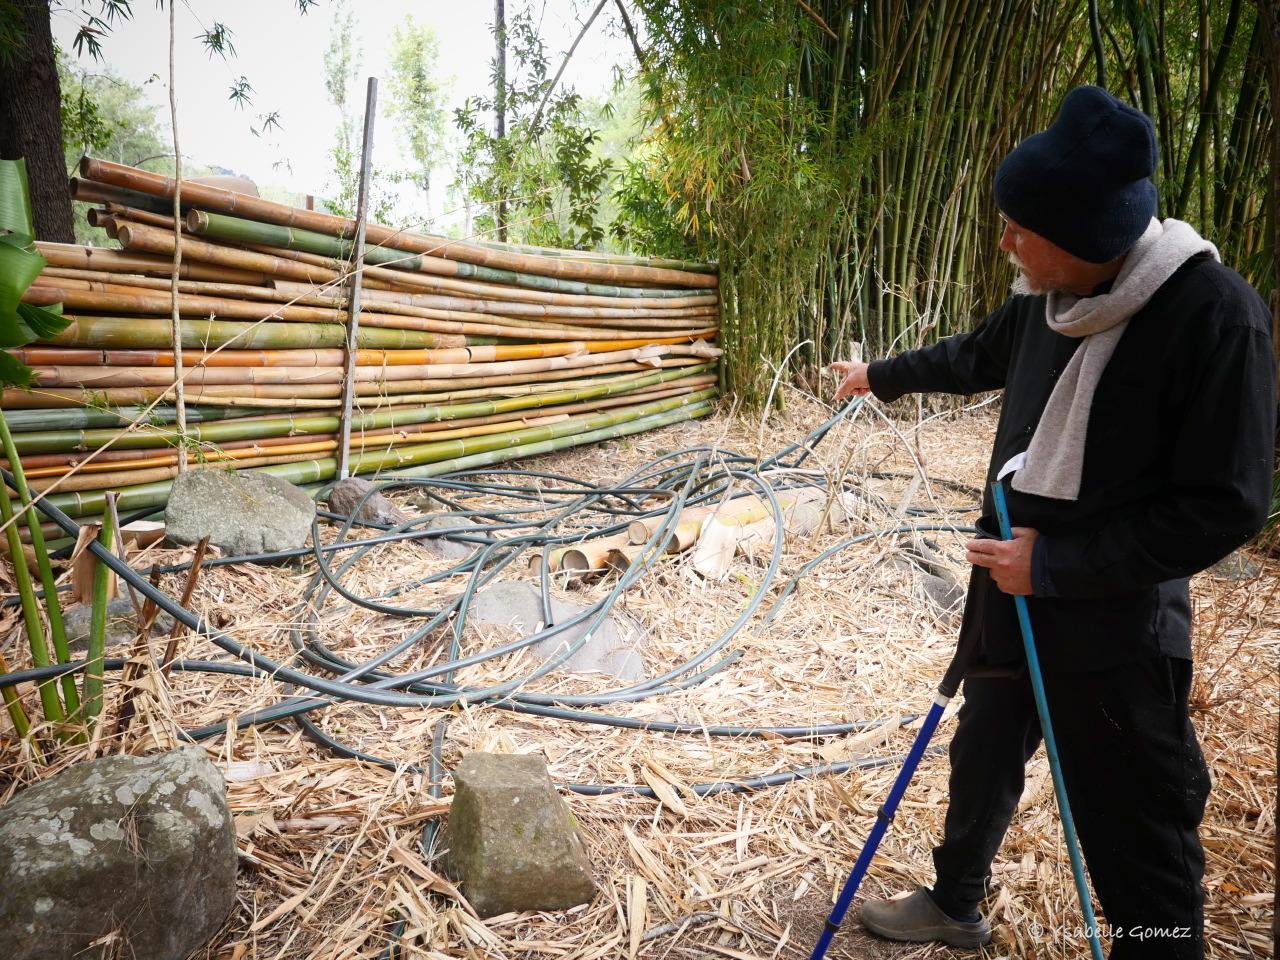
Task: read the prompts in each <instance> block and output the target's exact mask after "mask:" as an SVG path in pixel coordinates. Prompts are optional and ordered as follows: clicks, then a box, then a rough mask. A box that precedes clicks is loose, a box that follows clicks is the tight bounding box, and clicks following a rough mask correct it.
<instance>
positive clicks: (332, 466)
mask: <svg viewBox="0 0 1280 960" xmlns="http://www.w3.org/2000/svg"><path fill="white" fill-rule="evenodd" d="M715 392H716V391H715V390H714V389H710V390H702V391H698V392H697V393H692V394H687V395H685V396H683V397H676V398H672V399H666V400H659V401H655V402H653V403H650V404H643V405H640V406H637V407H634V408H624V409H623V410H621V411H618V412H615V413H601V414H597V415H595V416H591V417H574V418H571V419H570V420H568V421H565V422H563V423H556V424H551V425H548V426H543V427H535V428H529V429H526V430H515V431H511V432H510V433H505V434H498V435H497V436H496V437H480V438H475V440H451V441H445V442H443V443H439V444H423V445H420V446H416V447H410V448H406V449H405V450H403V451H395V452H392V453H379V454H362V455H360V456H357V457H353V458H352V472H353V473H356V474H362V473H375V472H379V471H383V470H390V469H394V470H395V471H396V473H397V475H403V476H437V475H440V474H443V473H449V472H452V471H453V470H461V469H470V468H471V467H473V466H478V465H485V464H492V463H500V462H502V461H504V460H509V459H513V458H515V457H520V456H534V455H537V454H540V453H544V452H551V451H552V450H561V449H565V448H567V447H571V446H576V445H578V444H580V443H592V442H595V441H596V440H599V439H605V438H607V437H609V436H626V435H629V434H630V433H637V432H642V431H643V430H649V429H654V428H655V427H657V426H662V425H666V424H668V423H676V422H679V421H680V420H684V419H689V418H690V417H697V416H706V415H707V414H709V413H711V412H712V409H713V407H712V405H711V404H710V402H708V401H709V399H710V397H711V396H713V395H714V394H715ZM628 424H630V425H632V426H634V429H632V430H626V429H623V428H625V427H626V426H627V425H628ZM336 467H337V461H336V460H335V459H334V458H332V457H326V458H320V459H315V460H306V461H300V462H298V463H293V464H281V465H277V466H270V467H264V468H263V472H264V473H269V474H272V475H273V476H277V477H280V478H281V479H284V480H288V481H289V482H291V483H295V484H305V483H319V482H321V481H324V480H329V479H332V477H333V475H334V473H335V471H336ZM169 486H170V482H169V481H167V480H161V481H154V482H149V483H140V484H135V485H130V486H128V487H124V488H122V489H121V490H120V491H119V508H120V509H122V510H138V509H141V508H143V507H150V506H158V505H160V504H162V503H164V502H165V500H166V499H167V497H168V493H169ZM48 499H49V502H50V503H51V504H53V505H54V506H56V507H58V509H60V510H62V511H63V512H65V513H67V514H68V515H69V516H73V517H78V516H85V515H86V514H90V513H95V512H99V511H100V510H101V509H102V507H103V505H104V504H105V494H104V493H103V492H102V491H86V492H83V493H81V492H72V493H62V492H58V493H53V494H50V495H49V497H48Z"/></svg>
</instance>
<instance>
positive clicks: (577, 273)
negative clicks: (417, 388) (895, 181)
mask: <svg viewBox="0 0 1280 960" xmlns="http://www.w3.org/2000/svg"><path fill="white" fill-rule="evenodd" d="M80 173H81V176H83V177H86V178H88V179H90V180H96V181H101V182H105V183H110V184H114V185H116V186H122V187H126V188H128V189H131V190H136V191H137V192H139V193H146V194H150V195H152V196H161V197H171V196H173V194H174V192H175V190H176V189H177V188H176V185H175V184H174V181H173V179H172V178H170V177H164V176H161V175H159V174H153V173H149V172H147V171H145V170H138V169H136V168H133V167H126V166H124V165H123V164H116V163H111V162H110V161H106V160H98V159H95V158H92V157H85V158H84V159H83V160H81V162H80ZM184 187H185V189H186V191H187V195H188V199H189V202H190V203H191V205H192V206H194V207H198V208H200V209H202V210H211V211H216V212H219V213H227V214H232V215H243V216H244V217H245V218H246V219H250V220H258V221H261V222H265V223H275V224H281V225H283V226H296V227H300V228H302V229H307V230H315V231H316V232H318V233H325V234H328V235H330V236H335V237H339V238H343V237H350V236H352V234H353V232H354V226H355V225H354V224H353V223H352V221H350V220H348V219H346V218H344V217H336V216H333V215H331V214H325V213H320V212H318V211H314V210H300V209H298V208H295V207H290V206H287V205H286V204H282V203H274V202H272V201H270V200H264V199H262V198H260V197H250V196H247V195H245V194H238V193H234V192H232V191H230V190H223V189H220V188H217V187H211V186H208V185H204V184H196V183H191V182H187V183H186V184H184ZM368 238H369V240H370V242H372V243H375V244H379V245H383V246H392V247H394V248H395V249H399V250H405V251H406V252H410V253H425V254H430V255H432V256H436V257H441V258H444V259H449V260H455V261H458V262H460V263H467V264H473V265H481V266H492V267H497V268H500V269H507V270H517V271H522V272H528V273H535V274H540V275H543V276H549V277H555V278H564V279H574V280H595V281H607V282H614V283H630V284H638V285H640V284H650V285H657V284H670V285H672V286H681V287H713V286H715V285H716V278H715V277H714V276H712V275H709V274H700V273H688V272H685V271H681V270H668V269H664V268H660V267H640V266H627V265H622V264H607V263H593V262H585V261H580V260H563V259H558V258H554V257H540V256H536V255H530V254H519V253H513V252H510V251H507V250H495V249H493V248H491V247H489V248H486V247H480V246H477V245H475V244H471V243H467V242H465V241H458V240H450V239H449V238H447V237H435V236H430V235H426V234H413V233H408V232H405V231H398V230H395V229H393V228H391V227H385V226H382V225H381V224H373V225H370V228H369V229H368Z"/></svg>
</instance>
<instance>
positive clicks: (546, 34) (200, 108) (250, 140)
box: [53, 0, 635, 209]
mask: <svg viewBox="0 0 1280 960" xmlns="http://www.w3.org/2000/svg"><path fill="white" fill-rule="evenodd" d="M70 6H71V7H72V8H73V9H74V8H75V7H77V6H78V4H71V5H70ZM506 6H507V16H508V17H511V16H512V14H513V12H514V10H515V9H519V6H520V0H507V3H506ZM594 6H595V4H594V3H589V2H585V0H546V2H545V3H541V2H537V3H536V4H535V10H538V11H540V12H541V14H542V30H541V34H542V38H543V41H544V43H545V44H546V46H547V51H548V54H549V57H550V59H551V61H552V64H553V66H552V68H551V69H552V72H554V70H555V67H556V66H558V65H559V61H560V58H561V57H563V55H564V52H565V51H566V50H568V48H569V45H570V44H571V43H572V42H573V38H574V37H575V36H576V35H577V33H578V31H579V30H580V29H581V25H582V23H583V22H584V21H585V18H586V17H587V16H589V15H590V12H591V10H592V9H593V8H594ZM132 7H133V10H134V19H133V20H132V21H130V22H126V23H124V24H122V25H119V26H118V27H117V29H116V31H115V32H114V33H113V34H112V35H110V36H108V37H106V38H104V40H103V50H104V59H105V61H106V63H108V64H109V65H110V66H111V67H112V68H113V69H114V70H115V71H116V72H117V73H118V74H120V75H121V76H123V77H124V78H126V79H128V80H132V81H134V82H135V83H138V84H144V85H145V89H146V90H147V91H148V93H149V95H150V98H151V99H152V100H153V101H154V102H155V103H156V104H157V105H158V106H161V107H162V116H163V118H164V120H165V129H166V131H167V129H168V116H169V112H168V111H169V105H168V76H169V15H168V11H167V10H163V11H161V10H157V9H156V7H155V4H154V3H151V2H149V0H134V3H133V4H132ZM353 9H354V13H355V18H356V32H357V34H358V43H359V46H360V47H361V48H362V50H363V66H362V75H363V76H369V75H373V76H377V77H379V79H380V80H382V81H384V82H383V84H382V86H381V87H380V89H379V92H380V95H381V96H383V97H385V96H387V95H388V94H387V91H386V85H385V78H386V76H387V74H388V62H389V51H390V45H391V35H392V31H393V30H394V28H395V27H396V25H397V24H399V23H402V22H403V21H404V20H405V18H406V17H408V16H410V15H412V16H413V17H414V18H416V19H417V20H418V21H419V22H421V23H427V24H430V25H431V27H433V28H434V30H435V32H436V35H437V36H438V37H439V39H440V67H439V74H440V77H441V79H443V80H445V81H446V82H448V83H449V84H450V101H451V102H450V111H451V112H450V118H452V107H453V106H455V105H460V104H461V103H462V101H463V100H465V99H466V98H467V97H468V96H473V95H476V94H479V93H482V92H487V91H488V87H489V83H490V80H489V73H490V63H491V58H492V56H493V35H492V33H491V32H490V31H491V27H492V21H493V4H492V3H491V2H485V0H479V2H476V0H472V2H467V0H451V2H445V0H416V2H410V0H356V2H354V3H353ZM331 15H332V3H331V2H329V0H320V3H319V4H318V5H317V6H315V7H313V8H312V9H311V11H310V12H309V13H308V14H307V15H306V16H301V15H299V13H298V11H297V7H296V5H295V3H294V2H293V0H186V2H179V3H178V8H177V30H176V33H177V37H178V44H177V47H178V66H177V88H178V133H179V139H180V142H181V146H182V153H183V156H184V157H186V158H190V159H191V160H194V161H197V162H200V163H207V164H216V165H219V166H224V167H229V168H231V169H233V170H235V171H236V172H237V173H240V174H243V175H245V176H248V177H251V178H252V179H254V180H255V181H257V182H258V183H260V184H276V185H279V186H284V187H288V188H289V189H292V190H296V191H299V192H302V193H313V194H318V195H323V193H324V188H325V183H326V181H327V179H328V176H329V161H328V151H329V149H330V147H331V145H332V143H333V131H334V127H335V124H336V122H337V110H336V108H334V107H332V106H331V105H330V104H329V101H328V97H327V95H326V92H325V88H324V64H323V59H324V50H325V47H326V46H327V44H328V42H329V32H330V20H331ZM614 15H615V8H614V6H613V5H612V4H610V5H609V6H608V7H606V10H605V12H604V13H602V14H601V16H600V17H599V18H598V19H597V21H596V22H595V24H594V25H593V26H592V28H591V30H590V32H589V33H588V35H587V36H586V37H585V38H584V39H583V41H582V43H581V45H580V46H579V47H578V49H577V51H576V52H575V54H574V58H573V60H572V61H571V63H570V65H569V68H568V69H567V70H566V72H565V76H564V79H563V80H562V81H561V83H562V84H567V85H572V86H574V87H575V88H576V89H577V90H578V92H579V93H581V94H583V95H584V96H604V95H606V94H607V92H608V90H609V88H610V85H611V83H612V71H613V67H614V65H615V64H620V65H622V66H623V68H624V69H626V70H628V71H630V70H631V69H633V64H634V59H635V58H634V56H633V54H632V50H631V46H630V44H629V43H628V42H627V40H626V38H625V36H620V35H613V36H611V35H610V34H617V33H618V31H617V29H616V20H614V19H611V18H613V17H614ZM215 19H217V20H220V21H221V22H222V23H224V24H226V25H227V26H228V27H229V28H230V29H231V31H232V37H231V39H232V42H233V43H234V44H235V48H236V54H237V55H236V57H234V58H233V59H230V60H228V61H226V62H225V63H224V62H223V61H222V60H221V59H218V58H214V59H212V60H211V59H210V58H209V57H208V56H207V54H206V53H205V50H204V47H203V45H202V44H201V43H200V41H199V40H197V39H195V38H196V37H197V35H199V34H201V33H202V32H203V30H204V29H205V28H207V27H210V26H212V24H213V21H214V20H215ZM610 24H613V25H614V28H613V29H610ZM53 26H54V37H55V39H56V40H57V42H58V43H59V44H60V45H61V46H63V47H64V48H65V49H66V50H67V51H68V52H69V53H72V55H73V56H74V52H73V51H72V48H71V41H72V39H73V38H74V36H75V32H76V29H77V26H78V22H77V19H76V17H75V16H74V15H73V14H72V13H71V12H69V11H67V10H62V11H59V10H57V9H56V8H55V13H54V20H53ZM80 63H81V64H82V65H84V66H87V67H89V68H90V69H92V68H93V62H92V61H91V60H89V59H88V58H87V57H86V58H81V59H80ZM241 75H244V76H245V77H246V78H247V79H248V81H249V82H250V83H251V84H252V85H253V88H254V94H253V98H254V99H253V103H252V105H250V106H248V107H246V108H245V109H243V110H239V109H237V108H236V107H235V106H234V105H233V104H232V103H231V102H229V101H228V98H227V94H228V90H229V88H230V86H231V84H232V82H233V81H234V80H235V79H236V78H238V77H239V76H241ZM357 98H358V103H359V107H358V110H359V112H361V113H362V112H363V103H364V90H363V86H362V88H361V90H360V92H359V94H358V95H357ZM383 105H385V103H384V104H383ZM272 110H276V111H279V113H280V120H281V124H282V126H283V129H282V130H280V131H272V132H270V133H269V134H267V136H266V137H265V138H259V137H255V136H253V135H252V134H251V133H250V132H249V127H250V124H252V123H254V121H255V120H256V118H257V116H258V115H259V114H262V113H266V112H269V111H272ZM357 122H358V121H357ZM374 150H375V166H378V167H384V168H388V167H394V166H396V165H398V164H400V163H402V154H401V153H400V150H399V144H398V142H397V138H396V135H395V130H394V128H393V127H392V125H391V123H390V121H388V120H386V119H385V117H384V115H383V113H382V112H381V110H380V111H379V114H378V121H377V127H376V130H375V135H374ZM284 159H287V160H288V161H289V163H290V164H291V166H292V173H289V172H288V171H286V170H284V169H282V168H277V167H276V166H275V165H276V164H277V162H278V161H280V160H284ZM442 186H443V184H442ZM433 192H435V193H437V194H443V190H439V191H433ZM432 206H433V207H435V208H437V209H439V207H438V202H436V203H433V204H432Z"/></svg>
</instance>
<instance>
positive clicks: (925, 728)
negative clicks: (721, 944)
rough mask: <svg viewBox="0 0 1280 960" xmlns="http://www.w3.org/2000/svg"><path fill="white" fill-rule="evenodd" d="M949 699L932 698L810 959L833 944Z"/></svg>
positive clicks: (820, 955)
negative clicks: (833, 939)
mask: <svg viewBox="0 0 1280 960" xmlns="http://www.w3.org/2000/svg"><path fill="white" fill-rule="evenodd" d="M950 699H951V698H950V697H949V696H946V695H944V694H942V693H939V694H938V695H937V696H935V697H934V698H933V706H932V707H930V708H929V712H928V713H927V714H925V718H924V723H922V724H921V725H920V730H919V732H918V733H916V739H915V742H914V743H912V744H911V750H910V751H909V752H908V753H907V758H906V760H904V761H903V763H902V769H901V770H899V771H898V778H897V779H896V780H894V781H893V787H892V788H891V789H890V790H889V796H888V797H886V798H885V801H884V804H883V805H882V806H881V807H880V809H879V810H877V811H876V822H875V825H874V826H873V827H872V828H871V832H870V833H869V834H867V842H866V843H864V844H863V845H862V852H861V853H859V854H858V860H857V862H856V863H854V865H853V869H852V870H851V871H850V872H849V878H848V879H847V880H845V882H844V887H843V888H842V889H841V891H840V896H839V897H837V898H836V905H835V907H834V909H832V911H831V916H829V917H827V922H826V925H825V926H824V927H823V930H822V934H821V936H819V937H818V943H817V945H816V946H815V947H814V948H813V953H812V954H811V955H810V960H822V958H823V957H824V956H826V953H827V947H829V946H830V945H831V938H832V937H834V936H835V935H836V931H837V930H839V929H840V924H841V923H842V922H843V921H844V915H845V914H846V913H847V912H848V910H849V905H850V904H852V903H853V898H854V895H855V894H856V893H857V892H858V887H859V886H860V885H861V884H862V878H863V877H864V876H865V875H866V873H867V868H868V867H869V866H871V860H872V858H873V857H875V855H876V848H877V847H879V846H880V840H881V838H882V837H884V833H885V831H886V830H888V829H889V824H890V823H892V822H893V815H894V814H895V813H896V812H897V810H898V803H899V802H900V801H901V800H902V795H903V794H904V793H906V792H907V787H908V786H909V785H910V783H911V778H912V777H913V776H915V772H916V767H918V766H919V765H920V758H921V757H923V756H924V751H925V748H926V747H928V745H929V741H930V740H931V739H932V738H933V731H934V730H935V729H937V726H938V721H939V720H941V719H942V711H943V710H944V709H946V706H947V703H948V701H950Z"/></svg>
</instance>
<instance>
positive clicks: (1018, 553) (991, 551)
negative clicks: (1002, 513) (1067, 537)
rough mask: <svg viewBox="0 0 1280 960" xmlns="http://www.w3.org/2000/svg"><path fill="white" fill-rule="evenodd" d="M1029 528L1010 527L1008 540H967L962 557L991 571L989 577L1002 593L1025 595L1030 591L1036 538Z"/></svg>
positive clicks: (1033, 531)
mask: <svg viewBox="0 0 1280 960" xmlns="http://www.w3.org/2000/svg"><path fill="white" fill-rule="evenodd" d="M1038 536H1040V534H1039V533H1037V532H1036V531H1035V530H1032V529H1031V528H1030V527H1014V528H1013V539H1012V540H970V541H969V542H968V543H967V544H965V559H967V560H968V561H969V562H970V563H972V564H973V565H974V566H976V567H986V568H987V569H988V570H990V571H991V579H993V580H994V581H995V582H996V586H997V587H999V588H1000V589H1001V590H1003V591H1004V592H1005V593H1011V594H1016V595H1020V596H1026V595H1028V594H1030V593H1031V592H1032V591H1031V552H1032V550H1034V549H1035V545H1036V537H1038Z"/></svg>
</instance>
